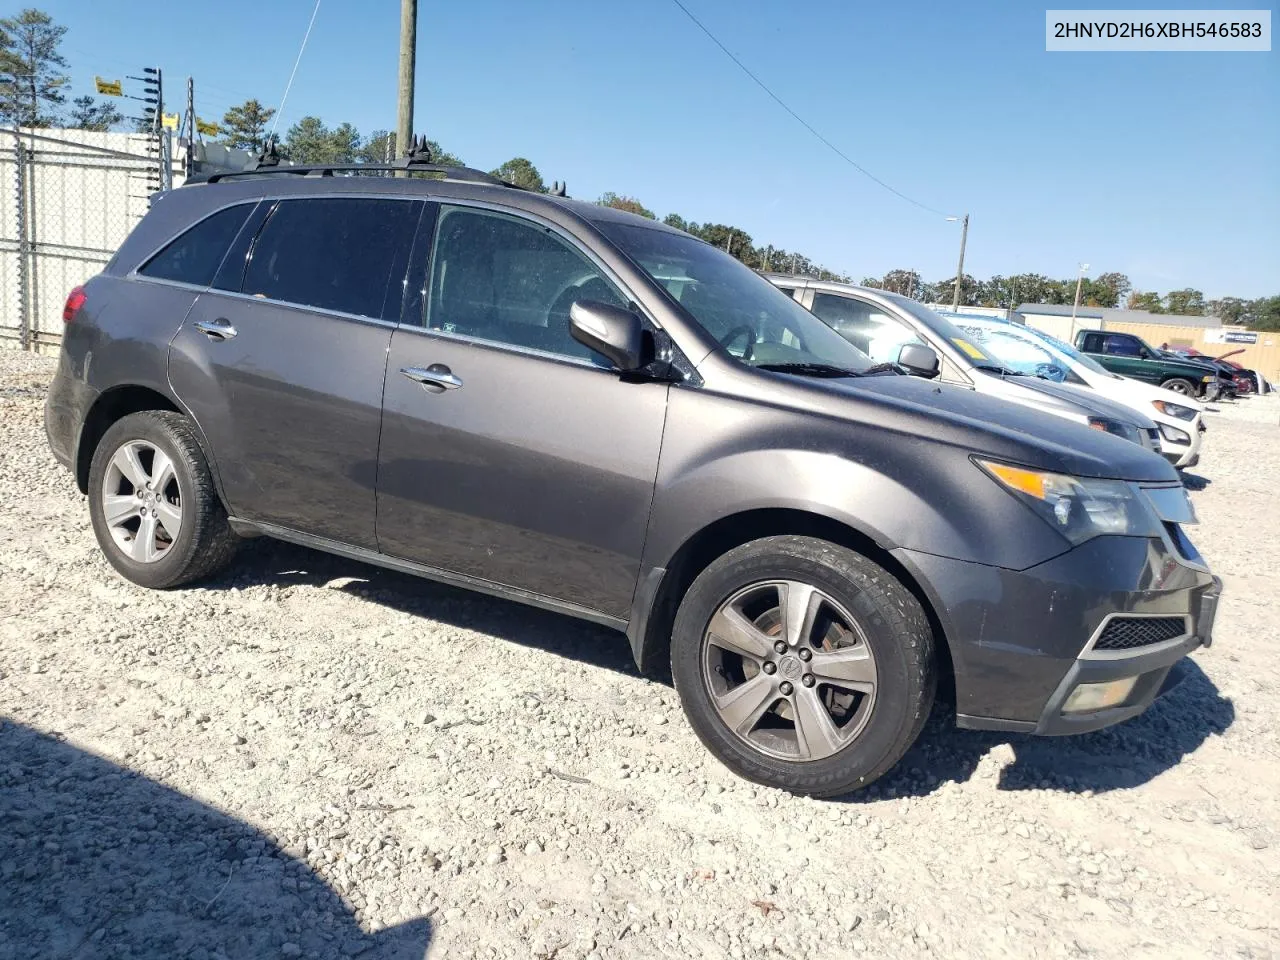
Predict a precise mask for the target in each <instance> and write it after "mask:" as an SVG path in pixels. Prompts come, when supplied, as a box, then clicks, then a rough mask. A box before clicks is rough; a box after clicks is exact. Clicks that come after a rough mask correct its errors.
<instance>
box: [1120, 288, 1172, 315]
mask: <svg viewBox="0 0 1280 960" xmlns="http://www.w3.org/2000/svg"><path fill="white" fill-rule="evenodd" d="M1125 306H1126V307H1128V308H1129V309H1130V310H1146V311H1148V312H1150V313H1164V305H1163V304H1162V303H1161V302H1160V294H1158V293H1143V292H1142V291H1141V290H1135V291H1133V293H1131V294H1129V300H1128V302H1127V303H1126V304H1125Z"/></svg>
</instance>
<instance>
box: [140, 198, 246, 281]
mask: <svg viewBox="0 0 1280 960" xmlns="http://www.w3.org/2000/svg"><path fill="white" fill-rule="evenodd" d="M253 208H254V204H252V203H242V204H238V205H236V206H234V207H227V208H226V209H225V210H219V211H218V212H217V213H215V214H211V215H210V216H208V217H205V218H204V219H203V220H201V221H200V222H199V223H197V224H196V225H195V226H193V227H192V228H191V229H189V230H188V231H187V232H186V233H184V234H182V235H181V236H179V237H178V238H177V239H176V240H174V241H172V242H171V243H170V244H169V245H168V246H166V247H165V248H164V249H163V250H161V251H160V252H159V253H157V254H156V255H155V256H153V257H152V258H151V259H150V260H148V261H147V263H146V264H145V265H143V266H142V268H141V269H139V270H138V273H139V274H141V275H142V276H144V277H152V278H153V279H156V280H172V281H174V282H176V283H190V284H192V285H193V286H197V287H207V286H209V284H210V283H212V282H213V275H214V274H215V273H216V272H217V270H218V265H219V264H221V263H222V258H223V257H224V256H225V255H226V252H227V248H228V247H230V246H231V241H232V240H234V239H235V237H236V234H237V233H239V232H240V228H241V227H242V226H243V225H244V221H245V219H246V218H247V217H248V216H249V211H250V210H252V209H253Z"/></svg>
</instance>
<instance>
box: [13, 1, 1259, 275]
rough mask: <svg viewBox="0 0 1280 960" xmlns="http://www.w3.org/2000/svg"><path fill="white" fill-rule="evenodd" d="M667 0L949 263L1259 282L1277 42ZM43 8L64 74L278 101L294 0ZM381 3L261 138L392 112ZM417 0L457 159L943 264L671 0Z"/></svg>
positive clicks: (422, 108) (324, 12)
mask: <svg viewBox="0 0 1280 960" xmlns="http://www.w3.org/2000/svg"><path fill="white" fill-rule="evenodd" d="M685 2H686V4H687V5H688V6H689V8H690V9H691V10H692V11H693V12H694V13H695V14H696V15H697V16H698V17H699V18H700V19H701V20H702V21H703V22H704V23H705V24H706V25H707V26H708V27H709V28H710V29H711V30H712V32H714V33H716V34H717V36H718V37H719V38H720V40H721V41H722V42H723V43H724V44H725V45H726V46H728V47H729V49H731V50H733V51H734V52H735V54H737V55H738V56H739V57H740V58H741V59H742V60H743V61H744V62H746V64H747V65H748V66H750V67H751V68H752V69H753V70H754V71H755V72H756V73H757V74H758V75H759V76H760V77H761V78H762V79H763V80H764V81H765V82H766V83H767V84H769V85H770V86H771V87H772V88H773V89H774V91H775V92H776V93H777V94H778V95H779V96H780V97H782V99H784V100H786V101H787V102H788V103H790V104H791V105H792V106H793V107H794V108H795V109H796V110H797V111H798V112H799V113H800V114H801V115H802V116H803V117H805V119H806V120H808V121H809V122H810V123H811V124H813V125H814V126H815V127H817V128H818V129H819V130H821V131H822V132H823V134H824V135H825V136H826V137H827V138H828V139H830V140H832V141H833V142H834V143H836V144H837V145H838V146H839V147H840V148H841V149H842V150H843V151H844V152H845V153H847V154H849V155H850V156H852V157H853V158H854V159H855V160H857V161H858V162H859V163H860V164H861V165H862V166H864V167H866V168H867V169H869V170H870V171H871V172H872V173H874V174H876V175H877V176H878V177H880V178H881V179H883V180H886V181H887V182H889V183H891V184H892V185H893V186H894V187H895V188H896V189H898V190H901V191H902V192H903V193H906V194H908V195H910V196H912V197H914V198H917V199H918V200H920V201H921V202H922V203H924V204H926V205H927V206H930V207H934V208H936V209H938V210H941V211H945V212H948V213H956V214H962V213H965V212H968V213H970V214H971V215H972V223H971V226H970V231H969V248H968V254H967V257H966V262H965V268H966V272H967V273H972V274H974V275H975V276H978V277H985V276H989V275H991V274H995V273H1001V274H1006V275H1007V274H1011V273H1021V272H1028V271H1031V272H1039V273H1045V274H1048V275H1050V276H1055V277H1068V276H1072V275H1074V272H1075V269H1076V264H1077V263H1078V262H1080V261H1085V262H1088V263H1089V264H1090V265H1091V267H1092V270H1091V273H1093V274H1094V275H1096V274H1097V273H1098V272H1100V271H1105V270H1119V271H1121V272H1124V273H1126V274H1128V275H1129V277H1130V278H1131V279H1132V281H1133V282H1134V285H1135V287H1137V288H1138V289H1146V290H1151V289H1154V290H1158V291H1160V292H1162V293H1163V292H1166V291H1168V290H1169V289H1171V288H1175V287H1182V286H1187V285H1190V286H1194V287H1197V288H1199V289H1201V290H1203V291H1204V293H1205V294H1206V296H1208V297H1215V296H1222V295H1237V296H1244V297H1254V296H1261V295H1270V294H1275V293H1280V53H1278V52H1276V51H1275V50H1273V51H1272V52H1271V53H1237V54H1225V53H1199V54H1166V53H1142V54H1140V53H1131V54H1103V53H1097V54H1067V53H1054V54H1049V53H1046V52H1045V51H1044V16H1045V14H1044V9H1045V8H1044V6H1043V5H1034V4H1027V3H1025V2H1024V3H987V4H936V3H917V2H914V0H899V2H896V3H893V4H853V3H848V2H840V0H810V2H808V3H804V4H800V5H790V6H788V5H779V4H778V3H777V2H776V0H775V2H771V3H765V2H762V0H685ZM39 5H40V7H41V8H42V9H45V10H47V11H48V12H49V13H50V14H52V15H53V16H54V18H55V19H56V20H58V21H59V22H61V23H63V24H65V25H67V26H68V27H69V28H70V29H69V32H68V34H67V37H66V39H65V43H64V53H65V55H66V56H67V58H68V60H69V61H70V64H71V72H72V77H73V81H74V84H75V88H76V92H77V93H79V92H85V91H87V90H89V89H90V88H91V87H92V83H93V76H94V74H102V75H104V76H107V77H112V78H117V77H119V76H121V75H122V74H124V73H126V72H133V73H137V68H138V67H141V66H143V65H145V64H152V63H158V64H159V65H160V66H162V67H163V68H164V70H165V78H166V93H167V94H168V98H167V99H168V101H169V103H170V104H173V103H176V102H177V101H176V100H175V99H174V98H175V97H178V96H180V95H182V91H183V89H184V86H185V78H186V77H187V76H188V75H192V76H194V77H195V81H196V102H197V109H198V112H199V113H200V114H201V116H203V117H204V118H205V119H220V117H221V115H222V113H223V112H224V111H225V109H226V108H227V107H228V106H230V105H232V104H234V103H238V102H241V101H242V100H244V99H245V98H246V97H250V96H255V97H257V98H259V99H261V100H262V101H263V102H265V103H268V104H271V105H275V104H278V103H279V100H280V97H281V94H282V93H283V91H284V87H285V83H286V81H287V80H288V76H289V71H290V69H291V68H292V66H293V61H294V57H295V55H296V53H297V49H298V44H299V42H300V41H301V39H302V35H303V32H304V30H305V29H306V25H307V21H308V19H309V17H310V15H311V8H312V0H279V2H275V3H264V2H262V0H253V2H249V0H219V2H218V3H217V4H213V5H209V4H194V3H193V4H187V3H179V4H162V5H157V4H155V3H154V2H146V3H143V2H135V0H98V2H89V0H44V2H42V3H40V4H39ZM1202 5H1203V4H1202ZM399 7H400V4H399V2H398V0H322V2H321V5H320V12H319V16H318V17H317V20H316V24H315V28H314V31H313V33H312V35H311V40H310V43H309V45H308V47H307V51H306V54H305V56H304V58H303V61H302V64H301V66H300V67H299V70H298V74H297V78H296V80H295V81H294V86H293V90H292V92H291V93H290V95H289V100H288V102H287V104H286V106H285V111H284V114H283V119H282V120H281V130H282V132H283V130H284V129H286V128H287V126H288V125H289V124H290V123H292V122H293V121H296V120H297V119H298V118H299V117H301V116H304V115H306V114H317V115H319V116H321V117H323V118H324V119H325V120H326V122H328V123H330V124H336V123H339V122H342V121H344V120H347V121H350V122H352V123H354V124H355V125H356V126H357V127H358V128H359V129H360V130H361V132H365V133H367V132H369V131H372V130H374V129H377V128H393V127H394V126H395V95H396V48H397V36H398V31H399ZM420 7H421V13H420V17H421V19H420V24H419V34H418V103H417V127H418V130H419V131H423V132H426V133H427V134H428V135H429V136H430V137H431V138H432V139H435V140H439V141H440V142H441V143H443V144H444V145H445V146H446V147H448V148H449V149H450V150H451V151H453V152H454V153H457V154H458V155H460V156H462V157H463V159H464V160H466V161H467V162H468V163H469V164H472V165H474V166H480V167H484V168H486V169H488V168H491V167H494V166H497V165H498V164H499V163H501V162H502V161H503V160H505V159H507V158H509V157H511V156H514V155H524V156H527V157H529V158H530V159H531V160H533V162H534V163H535V164H536V165H537V166H538V167H539V169H540V170H541V171H542V173H543V175H544V177H545V178H546V179H547V180H548V181H550V180H552V179H561V180H567V181H568V184H569V192H570V194H571V195H573V196H578V197H585V198H595V197H597V196H599V195H600V194H601V193H602V192H604V191H606V190H613V191H616V192H618V193H622V194H629V195H633V196H636V197H638V198H639V199H640V200H641V201H642V202H644V203H645V205H646V206H648V207H649V208H650V209H653V210H655V211H657V212H658V214H659V216H662V215H664V214H666V213H669V212H672V211H674V212H678V213H680V214H681V215H683V216H685V217H686V218H688V219H692V220H698V221H712V222H723V223H732V224H735V225H737V226H740V227H742V228H744V229H745V230H747V231H748V232H749V233H750V234H751V235H752V238H753V239H754V240H755V242H756V243H760V244H763V243H772V244H774V245H775V246H781V247H785V248H788V249H799V250H801V251H803V252H805V253H807V254H808V255H810V256H812V257H813V258H815V259H816V260H818V261H819V262H821V263H823V264H825V265H826V266H828V267H830V268H832V269H835V270H839V271H841V272H845V273H849V274H852V275H853V276H854V278H855V279H859V278H861V277H863V276H876V275H880V274H883V273H884V272H885V271H887V270H889V269H892V268H895V267H905V268H914V269H917V270H919V271H920V272H921V273H922V274H923V275H924V277H925V279H926V280H933V279H937V278H941V277H945V276H948V275H951V274H954V271H955V258H956V254H957V252H958V246H959V225H958V224H955V223H947V222H945V221H944V220H942V219H941V218H940V217H939V216H937V215H936V214H932V213H929V212H926V211H924V210H921V209H919V208H917V207H915V206H912V205H910V204H908V203H906V202H904V201H902V200H901V199H899V198H898V197H895V196H894V195H892V194H891V193H888V192H887V191H885V190H884V189H882V188H881V187H879V186H877V185H876V184H874V183H873V182H871V181H870V180H868V179H866V178H865V177H863V176H862V175H861V174H859V173H858V172H857V171H856V170H854V169H852V168H851V167H849V166H848V165H847V164H845V163H844V161H842V160H840V159H839V158H838V157H836V156H834V155H833V154H832V153H831V152H830V151H829V150H828V149H827V148H826V147H824V146H823V145H822V144H821V143H819V142H818V141H816V140H815V139H814V138H813V137H812V136H811V135H810V134H809V133H808V132H807V131H805V130H804V128H803V127H801V126H800V125H799V124H798V123H796V121H795V120H793V119H792V118H791V117H789V116H788V115H787V114H786V113H785V112H783V111H782V109H781V108H779V107H778V106H777V105H776V104H775V103H773V102H772V101H771V100H769V99H768V97H767V96H766V95H765V94H764V93H763V92H762V91H760V90H759V89H758V88H757V87H755V86H754V85H753V84H752V83H751V82H750V80H748V79H747V78H746V77H745V76H743V75H742V74H741V73H740V72H739V71H738V69H737V67H735V66H734V65H733V64H732V63H731V62H730V61H729V60H728V59H727V58H726V57H725V56H724V55H723V54H722V53H721V52H720V51H719V50H717V49H716V48H715V47H714V46H713V45H712V43H711V42H710V41H709V40H708V39H707V38H706V37H705V36H704V35H702V34H701V33H700V32H699V31H698V30H697V28H696V27H694V25H693V24H692V23H690V22H689V20H688V19H687V18H686V17H685V16H684V14H682V13H681V12H680V10H679V8H678V7H677V6H676V5H675V4H674V3H671V2H670V0H643V2H634V0H633V2H618V0H606V2H601V0H546V2H533V0H523V2H514V0H468V2H466V3H439V2H436V0H422V2H421V4H420ZM1273 21H1275V22H1280V18H1278V17H1276V16H1275V13H1274V11H1273ZM170 109H172V106H171V107H170Z"/></svg>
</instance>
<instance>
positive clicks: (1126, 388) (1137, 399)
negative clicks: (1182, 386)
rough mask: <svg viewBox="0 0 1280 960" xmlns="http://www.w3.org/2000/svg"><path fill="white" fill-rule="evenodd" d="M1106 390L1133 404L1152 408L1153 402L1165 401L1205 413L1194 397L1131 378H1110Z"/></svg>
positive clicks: (1201, 404)
mask: <svg viewBox="0 0 1280 960" xmlns="http://www.w3.org/2000/svg"><path fill="white" fill-rule="evenodd" d="M1106 389H1107V391H1108V392H1109V393H1111V394H1112V395H1113V396H1122V397H1127V398H1128V399H1130V400H1131V401H1132V402H1134V403H1141V404H1143V405H1144V406H1150V404H1151V401H1153V400H1163V401H1164V402H1165V403H1176V404H1178V405H1179V406H1182V407H1190V408H1191V409H1192V410H1195V411H1196V412H1197V413H1204V404H1203V403H1201V402H1200V401H1199V400H1196V399H1195V398H1194V397H1184V396H1183V395H1182V394H1180V393H1174V392H1173V391H1172V390H1166V389H1165V388H1164V387H1156V386H1153V385H1151V384H1149V383H1143V382H1142V381H1141V380H1133V379H1130V378H1129V377H1116V378H1115V379H1110V378H1108V379H1107V387H1106Z"/></svg>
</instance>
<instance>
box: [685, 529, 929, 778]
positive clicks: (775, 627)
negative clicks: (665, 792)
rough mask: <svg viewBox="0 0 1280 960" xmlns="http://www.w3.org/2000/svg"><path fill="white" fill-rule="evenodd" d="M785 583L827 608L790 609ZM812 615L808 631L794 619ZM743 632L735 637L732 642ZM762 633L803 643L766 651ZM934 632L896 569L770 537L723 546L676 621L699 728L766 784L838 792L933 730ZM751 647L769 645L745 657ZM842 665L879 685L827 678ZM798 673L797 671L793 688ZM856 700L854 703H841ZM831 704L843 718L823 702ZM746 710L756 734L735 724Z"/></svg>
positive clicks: (689, 705)
mask: <svg viewBox="0 0 1280 960" xmlns="http://www.w3.org/2000/svg"><path fill="white" fill-rule="evenodd" d="M788 584H790V585H788ZM784 587H785V592H786V593H787V594H789V595H793V596H795V597H798V598H801V599H802V600H806V601H808V602H807V603H806V604H805V606H803V607H799V606H797V607H796V609H797V610H802V609H803V610H806V611H812V610H816V611H817V612H816V614H813V613H811V614H807V615H806V616H805V617H804V618H802V619H795V618H788V617H787V614H786V612H785V610H786V603H785V601H784V600H783V590H784ZM770 591H773V592H772V594H771V593H770ZM807 591H816V592H815V593H812V594H810V593H808V592H807ZM813 596H816V597H817V598H818V599H817V600H816V601H814V600H812V599H811V597H813ZM771 598H772V599H771ZM771 603H772V604H773V605H774V606H775V607H777V609H776V610H770V609H769V605H770V604H771ZM757 611H761V612H757ZM810 616H812V618H813V624H812V625H811V626H809V627H808V628H807V630H806V629H805V628H804V627H803V626H800V628H799V629H792V628H791V627H789V626H788V625H787V623H784V621H788V622H793V623H795V624H797V626H799V625H800V624H802V623H809V619H808V618H809V617H810ZM753 617H754V619H753ZM713 618H715V619H714V620H713ZM846 619H851V620H852V621H853V622H852V623H845V622H844V621H845V620H846ZM744 623H745V624H747V625H748V627H749V629H747V630H746V631H745V632H743V631H742V629H741V627H742V625H743V624H744ZM713 624H714V627H715V629H714V630H713V629H711V628H712V627H713ZM731 633H732V634H733V635H734V639H733V640H732V641H726V640H724V639H723V637H724V636H725V635H728V634H731ZM759 634H763V635H764V636H765V637H766V638H768V639H771V640H772V642H773V643H774V644H775V645H776V643H777V642H778V640H779V639H782V638H783V637H784V636H785V637H786V638H787V640H788V641H791V640H794V641H795V642H794V643H791V642H788V645H787V650H786V652H785V653H780V652H778V651H777V650H776V648H775V647H770V646H769V645H768V643H767V642H766V643H765V647H764V649H765V650H766V651H767V652H766V653H763V654H760V655H757V654H758V653H759V648H758V647H755V646H753V645H754V644H756V643H757V641H758V640H759V636H758V635H759ZM712 637H715V639H714V640H713V639H712ZM833 637H834V638H835V640H836V642H835V643H832V642H831V641H832V638H833ZM934 642H935V641H934V636H933V631H932V629H931V627H930V625H929V621H928V618H927V617H926V616H925V612H924V610H923V609H922V608H921V606H920V603H919V602H918V601H917V600H916V598H915V597H914V596H913V595H912V594H911V593H910V592H909V591H908V590H907V589H906V588H905V587H904V586H903V585H902V584H901V583H900V582H899V581H898V580H897V579H896V578H895V577H894V576H893V575H892V574H890V573H889V572H888V571H886V570H885V569H884V568H883V567H881V566H879V565H878V564H876V563H874V562H872V561H871V560H868V559H867V558H866V557H864V556H861V555H859V554H857V553H854V552H853V551H851V550H847V549H845V548H843V547H839V546H836V545H835V544H832V543H828V542H827V541H824V540H818V539H814V538H811V537H799V536H778V537H767V538H764V539H761V540H755V541H752V542H751V543H747V544H744V545H743V546H740V547H737V548H736V549H734V550H731V551H729V552H728V553H726V554H724V555H723V556H721V557H720V558H719V559H717V560H715V561H714V562H713V563H712V564H711V565H710V566H708V567H707V568H706V569H705V570H704V571H703V572H702V573H701V574H700V575H699V576H698V577H697V579H695V580H694V582H693V584H692V585H691V586H690V587H689V590H688V592H687V593H686V594H685V596H684V598H683V599H682V601H681V603H680V608H679V610H678V611H677V613H676V619H675V625H674V628H673V631H672V637H671V672H672V677H673V679H674V681H675V686H676V690H677V691H678V693H679V695H680V702H681V705H682V706H683V708H684V712H685V715H686V716H687V717H688V719H689V723H690V725H691V726H692V727H693V729H694V732H695V733H697V735H698V737H699V739H701V740H702V742H703V744H704V745H705V746H706V747H707V749H708V750H710V751H711V752H712V753H713V754H714V755H715V756H716V758H717V759H719V760H720V761H721V762H722V763H723V764H725V766H727V767H729V769H731V770H733V771H734V772H735V773H737V774H738V775H739V776H742V777H745V778H746V779H748V780H752V781H755V782H756V783H761V784H765V785H767V786H771V787H777V788H780V789H783V790H787V791H790V792H792V793H799V794H806V795H809V796H814V797H833V796H839V795H841V794H845V793H849V792H851V791H853V790H856V789H858V788H860V787H864V786H866V785H867V784H870V783H871V782H872V781H874V780H876V779H877V778H879V777H881V776H883V775H884V774H885V773H886V772H888V771H889V770H890V769H892V767H893V766H894V765H895V764H896V763H897V762H898V761H899V760H900V759H902V756H903V754H905V753H906V752H907V750H908V749H909V748H910V747H911V745H912V744H913V743H914V742H915V740H916V738H917V737H918V736H919V735H920V731H921V729H923V727H924V724H925V721H926V720H927V719H928V717H929V711H930V708H931V707H932V705H933V700H934V694H935V692H936V689H937V659H936V657H935V651H934ZM806 645H808V646H810V647H811V652H809V653H808V654H807V655H806V654H805V653H803V652H802V649H803V648H804V647H805V646H806ZM729 648H736V649H729ZM744 648H751V649H752V650H755V651H756V652H755V653H752V654H750V655H741V650H742V649H744ZM868 660H870V662H871V666H870V667H868V666H867V661H868ZM767 663H772V664H773V667H772V670H770V668H769V667H768V666H766V664H767ZM842 664H843V665H842ZM797 666H798V669H799V670H800V676H798V677H797V676H795V672H796V670H797ZM753 670H754V671H755V672H754V673H753V672H752V671H753ZM810 671H812V672H810ZM846 671H848V672H847V673H846ZM836 673H844V674H845V675H846V676H847V677H849V678H851V679H852V678H855V677H857V678H859V680H858V682H859V683H860V684H861V686H862V687H863V688H864V691H869V692H862V693H857V692H854V686H852V685H851V686H848V687H842V686H840V684H842V683H844V682H845V681H844V680H842V679H837V680H836V681H835V683H834V685H832V684H826V683H824V682H823V679H822V678H823V676H832V675H835V674H836ZM766 674H767V676H766ZM872 675H873V676H872ZM786 677H790V678H792V679H794V680H795V682H794V683H791V688H790V691H788V690H787V689H786V684H787V683H790V682H791V681H790V680H785V682H784V678H786ZM869 678H870V679H869ZM770 684H776V685H775V686H772V687H771V686H769V685H770ZM748 688H750V689H748ZM774 691H781V693H782V694H785V695H778V694H775V692H774ZM815 695H816V698H815ZM774 696H777V699H776V700H775V701H774V702H773V705H772V706H770V707H768V708H767V709H766V710H765V712H764V713H763V714H762V715H761V716H760V719H759V720H753V719H751V718H752V716H753V715H754V714H755V713H756V711H757V710H758V709H759V707H751V708H750V709H748V708H745V707H740V704H743V703H748V702H751V701H759V702H764V701H768V700H769V699H770V697H774ZM832 697H834V699H827V698H832ZM845 700H849V701H850V702H851V704H852V705H851V706H848V707H843V708H842V707H841V706H840V704H841V703H843V702H844V701H845ZM824 703H825V704H827V706H826V709H827V714H826V715H827V719H828V720H830V721H832V723H831V724H830V725H828V724H825V723H823V722H821V714H819V713H815V710H816V707H815V705H817V706H821V705H823V704H824ZM726 704H728V707H726ZM787 713H790V717H789V718H788V717H787V716H786V715H785V714H787ZM739 714H741V715H744V716H745V717H746V719H745V720H744V721H743V722H742V723H741V724H739V725H738V730H739V731H742V730H744V729H745V730H746V733H742V732H735V729H734V727H733V725H732V724H733V723H736V721H737V717H738V716H739ZM815 716H816V717H818V718H819V719H818V720H816V721H815V720H809V721H806V722H804V723H801V722H799V721H800V720H801V719H802V718H806V717H808V718H813V717H815ZM726 717H729V718H730V719H729V720H726ZM788 722H789V723H790V726H791V730H790V731H788V730H787V724H788ZM748 728H749V729H748ZM802 728H803V729H804V730H813V731H821V735H805V734H804V733H803V732H802ZM833 731H834V733H833ZM811 744H817V745H818V749H812V748H811Z"/></svg>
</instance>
